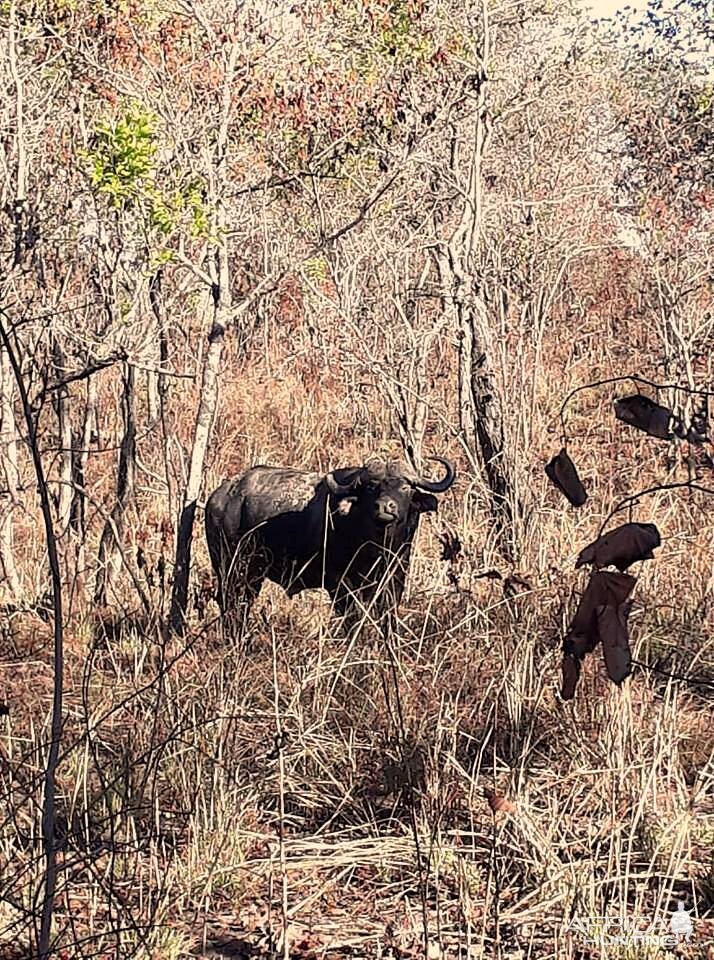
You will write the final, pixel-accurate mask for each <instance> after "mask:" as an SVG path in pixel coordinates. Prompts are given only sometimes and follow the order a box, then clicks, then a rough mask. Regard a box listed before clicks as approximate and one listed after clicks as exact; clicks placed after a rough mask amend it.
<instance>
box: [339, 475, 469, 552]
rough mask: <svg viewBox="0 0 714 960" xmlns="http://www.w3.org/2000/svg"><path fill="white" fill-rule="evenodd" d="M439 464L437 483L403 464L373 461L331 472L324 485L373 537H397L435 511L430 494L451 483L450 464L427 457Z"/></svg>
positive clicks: (434, 501)
mask: <svg viewBox="0 0 714 960" xmlns="http://www.w3.org/2000/svg"><path fill="white" fill-rule="evenodd" d="M430 459H432V460H436V461H437V462H439V463H441V464H443V466H444V468H445V469H446V474H445V476H444V477H443V478H442V479H441V480H428V479H426V478H425V477H420V476H419V475H418V474H416V473H415V472H414V471H413V470H411V469H410V468H409V467H408V466H407V465H406V464H405V463H404V462H403V461H401V460H393V461H390V462H389V463H385V462H384V461H383V460H381V459H378V458H373V459H371V460H368V461H367V463H366V464H365V465H364V466H363V467H357V468H350V469H342V470H333V471H332V472H331V473H328V474H327V476H326V477H325V484H326V485H327V488H328V490H329V491H330V493H331V494H332V496H333V497H334V498H335V499H336V500H337V502H338V506H339V507H340V508H341V511H342V512H347V511H348V510H349V511H350V512H353V511H354V512H355V513H357V514H358V515H359V517H360V521H361V522H362V523H367V524H369V525H370V526H374V528H375V533H377V534H378V533H380V532H381V533H383V534H386V533H390V534H398V533H399V532H401V531H402V530H408V529H409V528H410V527H412V526H413V525H414V520H415V519H416V518H417V516H418V514H420V513H426V512H429V511H433V510H436V507H437V501H436V497H434V496H433V494H434V493H444V492H445V491H446V490H448V489H449V487H450V486H451V485H452V483H453V482H454V477H455V470H454V467H453V464H452V463H451V462H450V461H449V460H446V459H445V458H444V457H431V458H430Z"/></svg>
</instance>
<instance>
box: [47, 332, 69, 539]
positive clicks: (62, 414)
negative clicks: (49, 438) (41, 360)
mask: <svg viewBox="0 0 714 960" xmlns="http://www.w3.org/2000/svg"><path fill="white" fill-rule="evenodd" d="M52 362H53V365H54V368H55V380H56V381H57V382H60V381H61V380H62V379H63V378H64V377H65V375H66V370H65V362H64V354H63V353H62V349H61V347H60V345H59V343H58V342H57V340H55V339H53V342H52ZM54 406H55V413H56V414H57V426H58V433H59V444H60V455H59V478H58V479H59V490H58V493H57V522H58V526H59V536H62V535H63V534H64V533H65V532H66V530H67V528H68V527H69V521H70V515H71V512H72V420H71V417H70V406H69V390H68V389H67V387H61V388H60V389H59V390H58V391H57V392H56V394H55V398H54Z"/></svg>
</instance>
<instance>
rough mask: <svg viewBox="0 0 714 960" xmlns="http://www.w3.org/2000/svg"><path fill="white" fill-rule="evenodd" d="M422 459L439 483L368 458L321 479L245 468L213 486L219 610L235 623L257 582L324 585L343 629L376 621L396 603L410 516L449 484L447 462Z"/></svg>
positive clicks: (210, 536) (212, 544)
mask: <svg viewBox="0 0 714 960" xmlns="http://www.w3.org/2000/svg"><path fill="white" fill-rule="evenodd" d="M432 459H433V460H436V461H438V462H439V463H441V464H442V465H443V466H444V468H445V470H446V473H445V475H444V477H443V479H441V480H438V481H435V480H427V479H425V478H423V477H420V476H417V475H416V474H415V473H414V472H413V471H411V470H410V469H409V468H408V467H407V466H406V465H405V464H404V463H402V462H401V461H392V462H390V463H385V462H384V461H383V460H379V459H376V458H373V459H371V460H369V461H367V463H366V464H365V465H364V466H361V467H345V468H342V469H338V470H333V471H332V472H330V473H328V474H326V475H324V476H323V475H321V474H319V473H311V472H309V471H306V470H294V469H292V468H290V467H266V466H255V467H252V468H251V469H250V470H248V471H247V472H246V473H244V474H243V475H242V476H240V477H237V478H236V479H234V480H227V481H225V482H224V483H222V484H221V486H220V487H218V489H217V490H216V491H214V493H213V494H212V495H211V496H210V498H209V499H208V502H207V503H206V539H207V541H208V550H209V553H210V555H211V563H212V564H213V569H214V570H215V573H216V576H217V578H218V599H219V603H220V606H221V610H222V612H223V614H224V615H226V617H227V618H228V619H230V621H231V622H232V624H233V626H239V628H242V627H243V626H244V625H245V618H246V616H247V613H248V610H249V609H250V605H251V603H252V601H253V600H254V599H255V597H256V596H257V595H258V592H259V590H260V587H261V585H262V583H263V581H264V580H265V579H266V578H267V579H269V580H272V581H273V582H274V583H279V584H280V585H281V586H282V587H283V588H284V589H285V590H286V591H287V594H288V596H289V597H293V596H295V594H297V593H300V591H301V590H306V589H309V588H314V587H324V588H325V589H326V590H327V592H328V593H329V594H330V597H331V598H332V601H333V605H334V610H335V612H336V613H337V614H338V615H339V616H342V617H345V623H346V627H347V629H348V631H351V630H352V629H354V627H356V625H357V624H358V623H359V622H360V620H361V619H362V617H363V616H365V615H367V616H368V617H369V618H370V619H372V620H375V621H378V620H381V619H382V618H383V617H384V615H385V614H386V613H388V612H390V611H393V610H394V609H395V608H396V606H397V604H398V603H399V601H400V599H401V596H402V592H403V590H404V581H405V577H406V572H407V569H408V566H409V555H410V552H411V546H412V542H413V539H414V534H415V533H416V529H417V526H418V524H419V516H420V514H422V513H424V512H429V511H433V510H436V508H437V500H436V497H435V496H433V494H434V493H443V492H444V491H445V490H448V489H449V487H450V486H451V485H452V483H453V482H454V477H455V471H454V467H453V465H452V464H451V463H450V461H449V460H446V459H445V458H443V457H433V458H432ZM236 617H238V618H239V619H238V621H236V619H235V618H236Z"/></svg>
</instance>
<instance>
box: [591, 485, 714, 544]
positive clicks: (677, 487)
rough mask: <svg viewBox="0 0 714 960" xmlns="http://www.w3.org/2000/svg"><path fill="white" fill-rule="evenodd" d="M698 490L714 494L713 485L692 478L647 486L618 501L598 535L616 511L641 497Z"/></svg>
mask: <svg viewBox="0 0 714 960" xmlns="http://www.w3.org/2000/svg"><path fill="white" fill-rule="evenodd" d="M682 489H686V490H697V491H698V492H699V493H708V494H710V495H712V496H714V488H712V487H703V486H702V485H701V484H699V483H692V482H691V481H690V480H683V481H682V482H681V483H660V484H658V485H657V486H656V487H647V489H646V490H640V491H638V492H637V493H633V494H630V496H629V497H624V498H623V499H622V500H620V501H619V503H617V504H616V505H615V506H614V507H613V508H612V510H611V511H610V512H609V513H608V515H607V516H606V517H605V519H604V520H603V522H602V525H601V527H600V530H599V532H598V537H601V536H602V534H603V530H604V529H605V527H606V526H607V525H608V523H609V522H610V520H612V518H613V517H614V516H615V514H616V513H619V512H620V511H621V510H624V509H625V508H626V507H628V506H629V507H634V506H636V505H637V503H638V502H639V499H640V497H646V496H649V495H650V494H651V493H660V492H661V491H663V490H682Z"/></svg>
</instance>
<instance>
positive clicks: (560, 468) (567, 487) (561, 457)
mask: <svg viewBox="0 0 714 960" xmlns="http://www.w3.org/2000/svg"><path fill="white" fill-rule="evenodd" d="M545 472H546V474H547V475H548V477H549V479H550V480H552V482H553V483H554V484H555V485H556V487H558V489H559V490H560V491H561V493H563V494H564V495H565V496H566V497H567V498H568V500H569V501H570V503H572V505H573V506H574V507H582V505H583V504H584V503H585V501H586V500H587V498H588V495H587V493H586V492H585V487H583V485H582V483H581V482H580V477H579V476H578V471H577V468H576V466H575V464H574V463H573V461H572V460H571V459H570V457H569V456H568V452H567V451H566V449H565V447H563V448H562V449H561V450H560V452H559V453H556V455H555V456H554V457H553V459H552V460H551V461H550V462H549V463H548V464H546V468H545Z"/></svg>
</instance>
